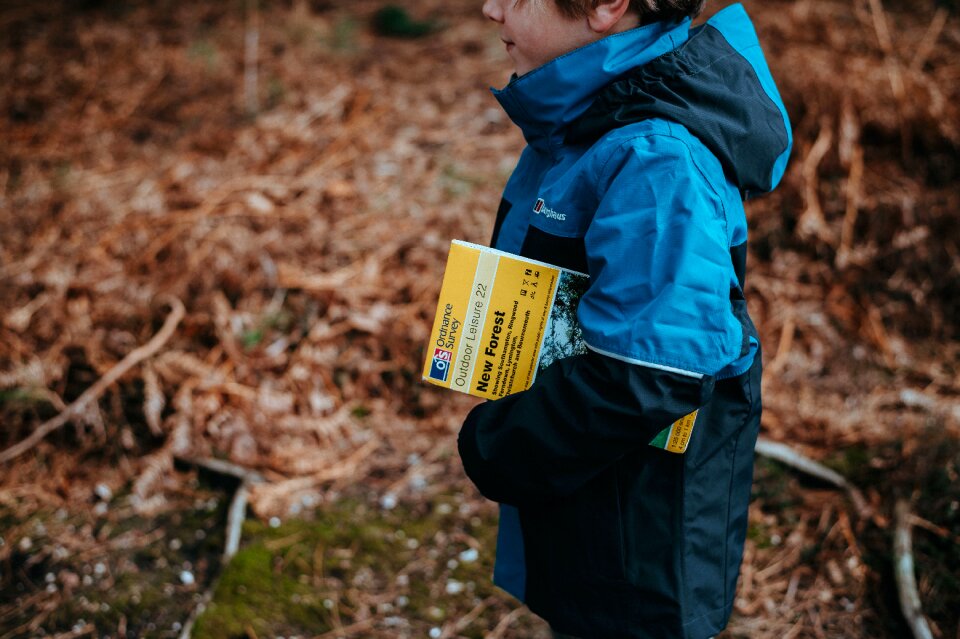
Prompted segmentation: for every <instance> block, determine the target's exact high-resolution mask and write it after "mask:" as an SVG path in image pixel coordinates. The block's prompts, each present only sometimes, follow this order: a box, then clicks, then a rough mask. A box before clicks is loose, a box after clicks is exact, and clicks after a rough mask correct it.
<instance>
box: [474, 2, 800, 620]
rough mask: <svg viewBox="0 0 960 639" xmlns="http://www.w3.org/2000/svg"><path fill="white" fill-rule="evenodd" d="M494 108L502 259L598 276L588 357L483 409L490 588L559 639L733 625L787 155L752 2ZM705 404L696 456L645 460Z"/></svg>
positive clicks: (589, 317) (584, 63) (641, 33)
mask: <svg viewBox="0 0 960 639" xmlns="http://www.w3.org/2000/svg"><path fill="white" fill-rule="evenodd" d="M495 95H496V97H497V99H498V100H499V101H500V103H501V104H502V105H503V108H504V109H505V110H506V111H507V113H508V114H509V116H510V117H511V118H512V119H513V121H514V122H515V123H516V124H517V125H518V126H519V127H520V128H521V129H522V131H523V134H524V136H525V139H526V141H527V147H526V149H525V150H524V151H523V154H522V156H521V158H520V161H519V164H518V165H517V168H516V170H515V171H514V173H513V175H512V177H511V178H510V180H509V182H508V183H507V186H506V189H505V192H504V197H503V201H502V203H501V206H500V210H499V212H498V214H497V218H496V223H495V227H494V234H493V244H494V246H496V248H499V249H502V250H505V251H509V252H512V253H519V254H522V255H525V256H528V257H531V258H535V259H538V260H542V261H544V262H549V263H552V264H557V265H560V266H564V267H567V268H570V269H574V270H578V271H583V272H586V273H588V274H589V275H590V286H589V289H588V290H587V292H586V293H585V294H584V296H583V298H582V300H581V302H580V306H579V309H578V318H579V321H580V323H581V325H582V328H583V335H584V338H585V341H586V343H587V345H588V347H589V351H588V352H587V353H586V354H584V355H579V356H575V357H570V358H567V359H563V360H560V361H558V362H555V363H554V364H552V365H551V366H550V367H548V368H547V369H546V370H545V371H544V372H543V373H542V374H541V375H540V376H539V377H538V378H537V380H536V381H535V383H534V384H533V386H532V387H531V388H530V389H528V390H527V391H524V392H522V393H518V394H515V395H512V396H509V397H505V398H503V399H499V400H496V401H491V402H487V403H484V404H481V405H479V406H477V407H476V408H475V409H474V410H473V411H471V413H470V414H469V416H468V417H467V420H466V421H465V423H464V425H463V428H462V430H461V434H460V439H459V448H460V453H461V457H462V459H463V464H464V468H465V469H466V472H467V474H468V475H469V476H470V478H471V479H472V480H473V481H474V482H475V483H476V485H477V486H478V488H479V489H480V491H481V492H482V493H483V494H484V495H485V496H487V497H489V498H490V499H493V500H495V501H498V502H500V503H501V504H502V507H501V518H500V533H499V537H498V548H497V562H496V568H495V574H494V580H495V582H496V583H497V584H498V585H500V586H501V587H502V588H504V589H506V590H507V591H509V592H511V593H512V594H514V595H515V596H517V597H518V598H519V599H521V600H523V601H525V602H526V603H527V604H528V605H529V606H530V608H531V609H532V610H533V611H534V612H537V613H538V614H540V615H541V616H543V617H544V618H545V619H546V620H547V621H549V622H550V624H551V626H553V627H554V629H556V630H557V631H560V632H563V633H567V634H572V635H576V636H581V637H591V638H594V637H610V638H616V639H623V638H627V637H642V638H661V637H664V638H666V637H669V638H670V639H676V638H678V637H695V638H704V637H708V636H711V635H714V634H716V633H717V632H719V631H720V630H722V629H723V627H724V626H725V625H726V622H727V619H728V617H729V615H730V612H731V608H732V603H733V596H734V588H735V585H736V580H737V575H738V572H739V565H740V561H741V557H742V552H743V543H744V536H745V532H746V524H747V507H748V501H749V496H750V484H751V481H752V469H753V447H754V443H755V441H756V437H757V432H758V429H759V421H760V356H759V346H760V345H759V341H758V339H757V332H756V330H755V329H754V326H753V324H752V322H751V321H750V317H749V315H748V314H747V309H746V302H745V300H744V295H743V287H744V271H745V261H746V241H747V223H746V218H745V215H744V209H743V200H744V199H746V198H747V197H750V196H753V195H756V194H760V193H764V192H767V191H769V190H771V189H772V188H773V187H774V186H776V184H777V183H778V182H779V180H780V178H781V176H782V175H783V172H784V169H785V166H786V163H787V158H788V156H789V154H790V149H791V144H792V139H791V133H790V126H789V122H788V119H787V114H786V112H785V110H784V107H783V104H782V102H781V100H780V96H779V94H778V92H777V89H776V86H775V85H774V82H773V78H772V77H771V75H770V72H769V70H768V68H767V65H766V62H765V61H764V57H763V54H762V52H761V49H760V45H759V42H758V40H757V37H756V34H755V32H754V29H753V27H752V25H751V23H750V21H749V19H748V17H747V15H746V13H745V11H744V9H743V8H742V6H740V5H733V6H731V7H729V8H727V9H725V10H723V11H721V12H720V13H718V14H716V15H715V16H714V17H713V18H712V19H710V20H709V21H708V22H707V23H706V24H705V25H703V26H700V27H697V28H694V29H691V26H690V21H689V20H686V21H683V22H658V23H653V24H649V25H645V26H642V27H639V28H637V29H633V30H630V31H628V32H625V33H621V34H617V35H613V36H609V37H607V38H604V39H602V40H600V41H599V42H596V43H593V44H591V45H588V46H586V47H583V48H581V49H577V50H575V51H573V52H571V53H569V54H567V55H564V56H562V57H560V58H557V59H556V60H554V61H552V62H550V63H548V64H546V65H544V66H542V67H540V68H538V69H536V70H534V71H532V72H530V73H528V74H526V75H524V76H522V77H519V78H514V79H513V80H512V81H511V82H510V83H509V84H508V85H507V87H506V88H505V89H503V90H501V91H495ZM693 410H699V413H698V417H697V420H696V424H695V428H694V432H693V436H692V439H691V443H690V445H689V447H688V449H687V452H686V453H685V454H684V455H676V454H673V453H669V452H666V451H663V450H660V449H657V448H653V447H651V446H649V445H648V442H649V441H650V440H651V439H652V438H653V437H654V435H655V434H657V433H658V432H659V431H660V430H661V429H663V428H664V427H666V426H667V425H669V424H671V423H672V422H674V421H675V420H677V419H679V418H680V417H682V416H684V415H686V414H688V413H690V412H692V411H693Z"/></svg>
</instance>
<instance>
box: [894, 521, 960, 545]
mask: <svg viewBox="0 0 960 639" xmlns="http://www.w3.org/2000/svg"><path fill="white" fill-rule="evenodd" d="M907 519H909V520H910V525H911V526H916V527H917V528H923V529H924V530H926V531H928V532H932V533H933V534H935V535H937V536H939V537H942V538H943V539H947V540H950V541H952V542H953V543H955V544H960V536H957V535H954V534H953V533H951V532H950V531H949V530H947V529H946V528H944V527H943V526H938V525H936V524H935V523H933V522H932V521H928V520H926V519H924V518H923V517H920V516H918V515H913V514H911V515H910V516H909V517H907Z"/></svg>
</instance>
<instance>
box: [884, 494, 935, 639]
mask: <svg viewBox="0 0 960 639" xmlns="http://www.w3.org/2000/svg"><path fill="white" fill-rule="evenodd" d="M894 512H895V514H896V523H897V526H896V531H895V533H894V538H893V557H894V569H893V574H894V578H895V579H896V581H897V594H898V595H899V598H900V609H901V610H902V611H903V616H904V617H905V618H906V620H907V624H909V626H910V632H912V633H913V636H914V638H915V639H933V634H932V633H931V632H930V626H929V625H928V624H927V620H926V618H925V617H924V616H923V610H922V607H921V605H920V593H919V592H918V591H917V580H916V577H915V576H914V572H913V540H912V538H911V534H910V504H909V503H908V502H907V501H906V500H905V499H899V500H897V505H896V507H895V511H894Z"/></svg>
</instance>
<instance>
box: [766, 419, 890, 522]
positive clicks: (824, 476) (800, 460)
mask: <svg viewBox="0 0 960 639" xmlns="http://www.w3.org/2000/svg"><path fill="white" fill-rule="evenodd" d="M755 450H756V452H757V454H758V455H763V456H764V457H767V458H768V459H773V460H775V461H778V462H780V463H781V464H784V465H786V466H790V467H791V468H794V469H796V470H799V471H801V472H803V473H806V474H808V475H810V476H811V477H816V478H817V479H820V480H822V481H825V482H827V483H828V484H831V485H833V486H836V487H837V488H840V489H842V490H845V491H846V492H847V494H848V495H849V496H850V501H852V502H853V505H854V508H856V509H857V514H858V515H860V516H861V517H863V518H865V519H869V518H870V517H871V515H872V511H871V508H870V506H869V505H868V504H867V500H866V499H865V498H864V496H863V493H862V492H860V489H859V488H857V487H856V486H854V485H853V484H851V483H850V482H849V481H847V479H846V478H845V477H844V476H843V475H841V474H840V473H838V472H836V471H835V470H831V469H829V468H827V467H826V466H824V465H823V464H821V463H819V462H817V461H814V460H812V459H810V458H809V457H807V456H806V455H804V454H802V453H799V452H797V451H795V450H793V449H792V448H790V447H789V446H787V445H786V444H781V443H779V442H772V441H770V440H768V439H765V438H763V437H761V438H759V439H758V440H757V445H756V448H755Z"/></svg>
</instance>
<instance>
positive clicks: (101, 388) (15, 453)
mask: <svg viewBox="0 0 960 639" xmlns="http://www.w3.org/2000/svg"><path fill="white" fill-rule="evenodd" d="M170 306H171V307H172V310H171V311H170V314H169V315H168V316H167V319H166V321H165V322H164V323H163V326H162V327H161V328H160V330H159V331H158V332H157V334H156V335H154V336H153V339H151V340H150V341H149V342H147V343H146V344H144V345H143V346H141V347H139V348H135V349H134V350H132V351H130V352H129V353H128V354H127V356H126V357H124V358H123V359H122V360H120V361H119V362H117V364H116V365H115V366H114V367H113V368H111V369H110V370H109V371H107V373H106V375H104V376H103V377H101V378H100V379H99V380H97V382H96V383H95V384H94V385H93V386H91V387H90V388H88V389H87V390H85V391H84V392H83V394H82V395H80V397H78V398H77V399H76V400H75V401H74V402H73V403H72V404H70V405H69V406H67V408H66V410H64V411H63V412H61V413H60V414H59V415H57V416H56V417H54V418H53V419H50V420H47V421H46V422H44V423H43V424H41V425H40V426H39V427H38V428H37V430H35V431H34V432H33V433H32V434H31V435H30V436H29V437H27V438H26V439H24V440H23V441H22V442H20V443H18V444H14V445H13V446H11V447H10V448H8V449H6V450H4V451H3V452H0V464H3V463H6V462H8V461H10V460H12V459H15V458H17V457H19V456H20V455H22V454H23V453H25V452H27V451H28V450H30V449H31V448H33V447H34V446H36V445H37V444H39V443H40V442H41V441H43V438H44V437H46V436H47V435H49V434H50V433H52V432H53V431H55V430H57V429H58V428H60V427H61V426H63V425H64V424H66V423H67V422H69V421H70V420H71V419H75V418H77V417H80V416H82V415H83V413H84V412H85V411H86V410H87V407H88V406H90V404H92V403H93V402H95V401H97V400H98V399H100V396H101V395H103V393H104V392H106V390H107V389H108V388H110V386H111V385H113V384H114V383H115V382H116V381H117V380H118V379H120V378H121V377H123V376H124V375H125V374H126V373H127V371H129V370H130V369H131V368H133V367H134V366H136V365H137V364H139V363H140V362H142V361H143V360H145V359H147V358H149V357H151V356H152V355H154V354H155V353H156V352H157V351H158V350H160V348H161V347H162V346H163V345H164V344H165V343H166V342H167V340H169V339H170V337H171V336H172V335H173V332H174V331H175V330H176V328H177V325H179V324H180V320H182V319H183V316H184V314H185V312H186V311H185V309H184V307H183V302H181V301H180V300H178V299H176V298H171V301H170Z"/></svg>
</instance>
